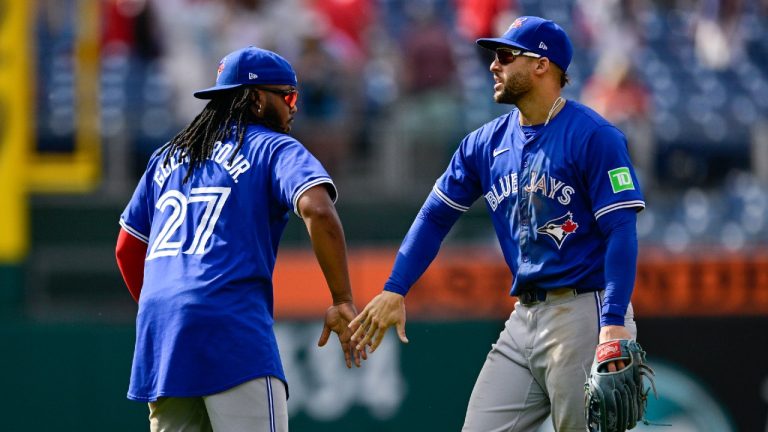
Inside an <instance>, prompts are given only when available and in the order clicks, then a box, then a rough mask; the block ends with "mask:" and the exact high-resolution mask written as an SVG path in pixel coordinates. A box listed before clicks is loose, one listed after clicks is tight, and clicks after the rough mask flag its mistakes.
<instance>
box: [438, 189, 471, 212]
mask: <svg viewBox="0 0 768 432" xmlns="http://www.w3.org/2000/svg"><path fill="white" fill-rule="evenodd" d="M432 191H433V192H435V195H437V197H438V198H440V200H441V201H443V202H444V203H445V204H446V205H447V206H448V207H450V208H452V209H454V210H458V211H460V212H465V211H467V210H469V207H467V206H463V205H461V204H459V203H457V202H456V201H453V200H452V199H450V198H448V197H447V196H446V195H445V194H444V193H443V191H441V190H440V189H438V188H437V185H435V186H434V187H432Z"/></svg>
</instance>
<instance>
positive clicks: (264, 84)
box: [116, 47, 364, 432]
mask: <svg viewBox="0 0 768 432" xmlns="http://www.w3.org/2000/svg"><path fill="white" fill-rule="evenodd" d="M296 85H297V81H296V74H295V72H294V71H293V68H292V67H291V65H290V64H289V63H288V62H287V61H286V60H285V59H283V58H282V57H280V56H279V55H277V54H275V53H273V52H271V51H267V50H263V49H259V48H255V47H247V48H244V49H241V50H238V51H235V52H232V53H230V54H228V55H227V56H226V57H224V58H223V59H222V60H221V63H220V64H219V68H218V77H217V79H216V85H215V86H214V87H211V88H208V89H205V90H201V91H198V92H196V93H195V97H197V98H200V99H210V102H208V104H207V106H206V107H205V108H204V109H203V110H202V111H201V113H200V114H199V115H198V116H197V117H196V118H195V119H194V120H193V121H192V122H191V123H190V124H189V125H188V126H187V127H185V128H184V129H183V130H182V131H181V132H179V134H177V135H176V136H175V137H174V138H173V139H172V140H171V141H170V142H168V143H167V144H166V145H164V146H162V147H161V148H160V149H159V150H158V151H156V152H155V154H153V155H152V157H151V159H150V161H149V165H148V167H147V170H146V172H145V173H144V176H143V177H142V179H141V180H140V181H139V184H138V186H137V188H136V191H135V192H134V194H133V198H132V199H131V201H130V203H129V204H128V206H127V207H126V209H125V211H124V212H123V214H122V215H121V218H120V225H121V227H122V228H121V230H120V234H119V237H118V244H117V248H116V255H117V261H118V266H119V267H120V271H121V273H122V275H123V278H124V280H125V282H126V285H127V286H128V289H129V291H130V293H131V295H132V296H133V298H134V299H135V300H136V301H138V304H139V310H138V315H137V319H136V347H135V352H134V359H133V368H132V371H131V381H130V387H129V390H128V398H129V399H132V400H137V401H143V402H148V403H149V411H150V416H149V419H150V430H152V431H160V430H187V428H191V429H190V430H211V428H213V429H214V430H216V431H217V432H219V431H233V432H235V431H238V432H239V431H246V430H248V431H250V430H264V431H267V430H268V431H287V430H288V412H287V403H286V402H287V394H288V389H287V382H286V379H285V374H284V372H283V368H282V365H281V362H280V356H279V353H278V349H277V342H276V340H275V335H274V332H273V330H272V325H273V315H272V305H273V293H272V271H273V269H274V265H275V256H276V253H277V246H278V243H279V240H280V236H281V234H282V232H283V229H284V228H285V225H286V223H287V221H288V215H289V212H290V211H291V210H293V211H294V212H295V213H296V214H297V215H298V216H299V217H301V218H302V219H303V221H304V223H305V224H306V226H307V230H308V232H309V237H310V239H311V241H312V247H313V250H314V252H315V256H316V257H317V260H318V262H319V264H320V267H321V268H322V270H323V273H324V275H325V278H326V281H327V283H328V287H329V289H330V291H331V296H332V297H333V305H332V306H330V307H329V308H328V310H327V312H326V316H325V324H324V327H323V331H322V334H321V336H320V340H319V342H318V344H319V345H320V346H323V345H325V343H326V342H327V341H328V338H329V337H330V333H331V331H333V332H335V333H336V334H337V335H338V337H339V341H340V343H341V347H342V349H343V351H344V357H345V360H346V363H347V367H351V366H352V363H353V362H354V363H355V365H357V366H360V360H361V355H363V358H364V353H362V354H361V353H360V352H357V351H355V350H352V349H351V343H350V337H351V333H350V331H349V329H348V327H347V325H348V324H349V322H350V321H351V320H352V319H353V318H354V317H355V315H356V310H355V307H354V305H353V303H352V292H351V289H350V284H349V275H348V271H347V262H346V244H345V239H344V232H343V229H342V227H341V222H340V221H339V218H338V215H337V213H336V210H335V208H334V201H335V198H336V195H337V193H336V188H335V186H334V184H333V182H332V181H331V178H330V177H329V176H328V174H327V172H326V171H325V169H323V167H322V165H321V164H320V163H319V162H318V161H317V159H315V158H314V157H313V156H312V155H311V154H310V153H309V152H308V151H307V149H306V148H304V146H302V145H301V143H299V142H298V141H297V140H295V139H293V138H291V137H290V136H289V135H287V133H288V132H289V131H290V129H291V122H292V121H293V115H294V114H295V113H296V111H297V108H296V102H297V100H298V92H297V90H296ZM179 168H186V169H179Z"/></svg>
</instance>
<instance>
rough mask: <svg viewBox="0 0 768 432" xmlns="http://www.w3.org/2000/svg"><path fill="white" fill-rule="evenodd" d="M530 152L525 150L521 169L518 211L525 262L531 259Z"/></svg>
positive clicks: (521, 251)
mask: <svg viewBox="0 0 768 432" xmlns="http://www.w3.org/2000/svg"><path fill="white" fill-rule="evenodd" d="M529 158H530V154H529V153H527V152H526V151H525V150H523V166H522V169H521V170H520V195H519V199H518V201H517V202H518V213H519V214H520V258H521V259H522V261H523V262H524V263H527V262H529V261H530V256H529V253H528V242H529V236H530V233H529V230H530V221H531V214H530V200H531V194H530V192H528V190H527V187H528V185H529V184H530V182H531V180H530V178H531V173H530V169H529V165H530V164H529V163H528V159H529Z"/></svg>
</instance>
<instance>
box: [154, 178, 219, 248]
mask: <svg viewBox="0 0 768 432" xmlns="http://www.w3.org/2000/svg"><path fill="white" fill-rule="evenodd" d="M229 191H230V188H228V187H202V188H193V189H192V190H191V191H190V192H189V198H187V197H186V196H184V194H182V193H181V192H179V191H177V190H171V191H168V192H166V193H164V194H163V195H162V196H160V198H159V199H158V200H157V205H156V206H155V207H156V208H157V209H158V210H160V211H161V212H163V213H165V211H166V209H168V208H169V207H170V208H171V215H170V216H169V217H168V219H167V220H166V221H165V223H164V224H163V226H162V228H161V229H160V233H159V234H158V235H157V237H156V238H155V241H154V242H153V243H152V246H151V247H150V249H149V254H148V255H147V260H151V259H155V258H159V257H164V256H176V255H178V254H179V251H181V248H182V247H183V246H184V245H182V244H181V240H175V241H174V240H171V239H172V238H173V236H174V234H176V231H178V229H179V228H180V227H181V225H182V224H184V221H185V219H186V218H187V206H189V205H192V204H193V203H204V204H206V207H205V211H204V212H203V214H202V216H201V217H200V220H199V221H197V224H196V225H197V227H196V229H195V236H194V238H193V239H192V244H190V245H189V247H187V248H186V249H184V253H185V254H197V255H200V254H202V253H203V252H205V248H206V246H207V244H208V241H209V240H210V239H211V234H213V229H214V227H215V226H216V222H217V221H218V220H219V216H220V215H221V209H222V208H224V203H225V202H226V201H227V198H229Z"/></svg>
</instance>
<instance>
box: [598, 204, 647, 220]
mask: <svg viewBox="0 0 768 432" xmlns="http://www.w3.org/2000/svg"><path fill="white" fill-rule="evenodd" d="M634 207H640V208H645V201H641V200H636V201H622V202H618V203H615V204H611V205H607V206H605V207H603V208H601V209H600V210H598V211H596V212H595V219H599V218H600V216H602V215H604V214H606V213H610V212H612V211H614V210H618V209H623V208H634Z"/></svg>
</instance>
